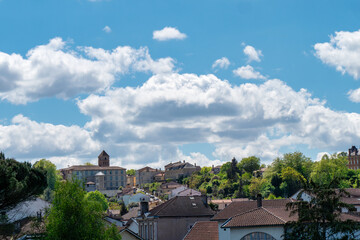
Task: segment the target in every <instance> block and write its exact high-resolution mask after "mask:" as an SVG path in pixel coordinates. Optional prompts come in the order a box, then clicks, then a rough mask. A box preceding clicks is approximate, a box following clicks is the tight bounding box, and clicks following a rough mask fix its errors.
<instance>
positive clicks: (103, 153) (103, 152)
mask: <svg viewBox="0 0 360 240" xmlns="http://www.w3.org/2000/svg"><path fill="white" fill-rule="evenodd" d="M102 156H107V157H109V154H107V153H106V152H105V150H103V151H102V152H101V153H100V155H99V157H102Z"/></svg>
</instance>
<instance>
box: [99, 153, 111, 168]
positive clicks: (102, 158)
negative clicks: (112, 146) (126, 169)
mask: <svg viewBox="0 0 360 240" xmlns="http://www.w3.org/2000/svg"><path fill="white" fill-rule="evenodd" d="M98 164H99V167H109V166H110V156H109V154H107V153H106V152H105V150H103V151H102V152H101V153H100V155H99V156H98Z"/></svg>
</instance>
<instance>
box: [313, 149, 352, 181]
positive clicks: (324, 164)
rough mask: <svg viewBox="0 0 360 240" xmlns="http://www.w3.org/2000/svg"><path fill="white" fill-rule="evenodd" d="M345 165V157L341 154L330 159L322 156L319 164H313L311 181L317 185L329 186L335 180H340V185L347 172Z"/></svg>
mask: <svg viewBox="0 0 360 240" xmlns="http://www.w3.org/2000/svg"><path fill="white" fill-rule="evenodd" d="M347 163H348V159H347V156H344V155H342V154H333V155H331V156H330V157H329V156H328V155H324V156H323V157H322V159H321V160H320V161H319V162H317V163H315V166H314V168H313V169H314V170H313V171H312V173H311V179H312V180H313V181H314V182H316V183H318V184H320V183H323V184H329V183H330V182H332V181H333V179H335V178H336V179H340V183H341V180H344V179H346V178H347V173H348V171H349V170H348V167H347ZM340 183H339V184H340Z"/></svg>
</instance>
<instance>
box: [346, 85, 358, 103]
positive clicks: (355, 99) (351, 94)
mask: <svg viewBox="0 0 360 240" xmlns="http://www.w3.org/2000/svg"><path fill="white" fill-rule="evenodd" d="M348 97H349V99H350V101H352V102H355V103H359V102H360V88H358V89H355V90H350V91H349V92H348Z"/></svg>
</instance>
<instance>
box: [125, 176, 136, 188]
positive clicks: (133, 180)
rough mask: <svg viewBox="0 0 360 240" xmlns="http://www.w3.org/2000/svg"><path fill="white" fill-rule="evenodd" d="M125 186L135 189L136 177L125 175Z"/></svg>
mask: <svg viewBox="0 0 360 240" xmlns="http://www.w3.org/2000/svg"><path fill="white" fill-rule="evenodd" d="M126 186H127V187H136V176H132V175H126Z"/></svg>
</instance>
